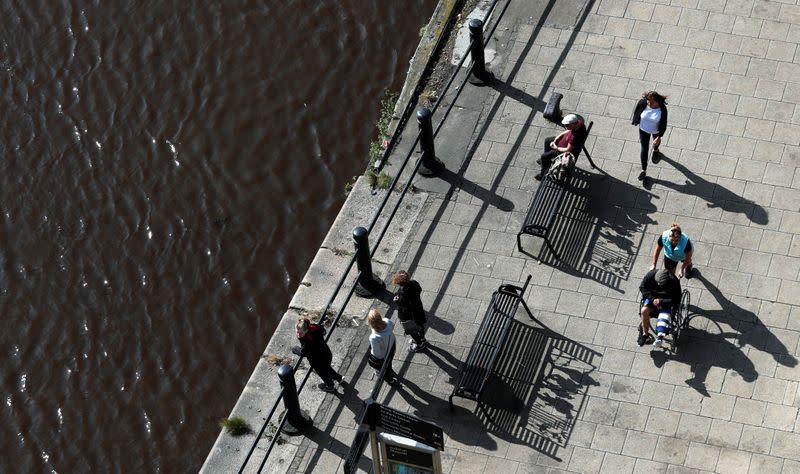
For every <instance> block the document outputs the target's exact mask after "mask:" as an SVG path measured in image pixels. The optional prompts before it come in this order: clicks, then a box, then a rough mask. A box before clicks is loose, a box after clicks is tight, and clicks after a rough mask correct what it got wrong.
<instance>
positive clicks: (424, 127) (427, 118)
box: [417, 107, 444, 176]
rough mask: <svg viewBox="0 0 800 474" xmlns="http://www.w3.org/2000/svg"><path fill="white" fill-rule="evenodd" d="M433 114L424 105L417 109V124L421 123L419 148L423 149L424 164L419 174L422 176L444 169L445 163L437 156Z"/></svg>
mask: <svg viewBox="0 0 800 474" xmlns="http://www.w3.org/2000/svg"><path fill="white" fill-rule="evenodd" d="M432 117H433V114H432V113H431V111H430V110H429V109H428V108H426V107H423V108H421V109H419V110H417V124H418V125H419V148H420V151H422V158H421V159H422V165H421V166H420V168H419V174H421V175H422V176H436V175H437V174H439V172H441V171H442V170H443V169H444V163H442V162H441V161H440V160H439V158H436V148H435V147H434V144H433V123H432V122H433V120H432Z"/></svg>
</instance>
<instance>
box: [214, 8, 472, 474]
mask: <svg viewBox="0 0 800 474" xmlns="http://www.w3.org/2000/svg"><path fill="white" fill-rule="evenodd" d="M461 2H462V0H439V3H438V4H437V6H436V8H435V10H434V12H433V14H432V16H431V19H430V20H429V22H428V24H427V26H426V29H425V34H424V35H423V36H422V38H421V40H420V43H419V45H418V46H417V49H416V51H415V53H414V56H413V57H412V58H411V60H410V65H409V71H408V73H407V75H406V80H405V83H404V85H403V88H402V90H401V93H400V96H399V98H398V101H397V104H396V106H395V111H394V115H393V119H392V122H391V123H390V129H389V130H390V131H391V134H392V144H391V145H390V146H389V147H388V148H389V149H388V150H387V153H386V154H385V155H384V156H388V154H389V153H390V152H391V149H392V147H393V145H394V144H395V143H394V142H396V141H397V138H398V137H399V136H400V133H401V132H402V129H403V126H404V125H405V124H406V123H407V118H408V116H410V112H409V110H411V111H413V109H412V108H411V107H410V104H413V103H416V96H417V95H418V94H419V92H420V88H421V87H422V85H423V81H424V80H425V79H426V76H427V74H426V73H427V71H428V69H429V68H430V67H431V66H432V65H433V63H432V61H431V58H432V57H433V56H434V55H435V54H436V53H437V50H438V49H439V48H442V47H444V43H443V42H442V40H440V38H442V37H443V36H444V35H445V33H446V32H447V29H448V28H447V26H448V25H449V24H450V23H451V22H452V20H453V18H454V17H455V15H456V13H457V11H458V9H457V8H456V7H457V6H458V5H460V4H461ZM398 114H404V115H405V118H404V117H403V116H402V115H398ZM385 194H386V191H377V192H376V191H374V190H372V189H370V188H369V186H368V185H367V184H366V179H364V178H363V177H361V178H359V179H358V181H357V182H356V185H355V186H354V187H353V190H352V191H351V192H350V194H349V195H348V198H347V200H346V201H345V203H344V204H343V206H342V209H341V210H340V212H339V215H338V216H337V217H336V220H335V221H334V223H333V225H332V226H331V229H330V230H329V232H328V234H327V236H326V237H325V239H324V241H323V243H322V245H321V247H320V249H319V250H318V251H317V254H316V256H315V257H314V260H313V262H312V263H311V266H310V267H309V269H308V271H307V273H306V275H305V276H304V277H303V280H302V281H301V282H300V284H299V287H298V289H297V291H296V292H295V295H294V297H293V298H292V301H291V302H290V304H289V308H288V309H287V311H286V313H284V315H283V316H282V318H281V320H280V322H279V323H278V326H277V328H276V330H275V332H274V333H273V335H272V337H271V338H270V340H269V341H268V343H267V346H266V348H265V350H264V352H263V353H262V355H261V357H260V358H259V360H258V361H257V363H256V366H255V368H254V370H253V372H252V374H251V375H250V378H249V380H248V381H247V383H246V385H245V387H244V388H243V390H242V393H241V394H240V395H239V398H238V400H237V401H236V403H235V405H234V407H233V409H232V410H231V413H230V415H229V417H234V416H239V417H242V418H244V419H245V420H246V421H247V422H248V423H249V425H250V426H251V428H252V429H253V430H254V432H253V433H251V434H249V435H245V436H240V437H234V436H231V435H229V434H227V433H225V432H224V431H220V433H219V435H218V436H217V439H216V440H215V442H214V445H213V446H212V448H211V450H210V451H209V453H208V455H207V457H206V459H205V462H204V463H203V466H202V468H201V470H200V471H201V472H236V471H238V470H239V469H240V468H241V466H242V465H243V463H244V461H245V457H246V456H247V452H248V451H249V450H250V448H251V447H252V445H253V442H254V441H255V438H254V437H255V436H256V435H257V434H258V431H259V430H260V429H261V427H262V426H263V424H264V421H265V420H266V415H267V414H268V412H269V410H270V409H271V408H272V404H273V402H274V400H275V398H276V397H277V396H278V394H279V393H280V386H279V384H278V380H277V375H276V372H277V368H278V367H277V366H276V365H274V364H273V363H272V362H270V359H271V356H272V355H277V356H289V355H291V352H290V348H291V347H292V346H293V345H295V344H296V338H295V335H294V324H295V321H296V320H297V317H298V316H300V315H309V314H311V315H315V314H316V315H318V314H319V312H321V310H322V309H324V307H325V305H326V304H327V302H328V299H329V298H330V295H332V294H333V289H334V288H335V286H336V284H337V283H338V279H339V277H340V276H341V275H342V273H343V272H344V270H345V269H346V268H347V265H348V264H349V262H350V259H351V256H352V252H353V244H352V229H353V228H354V227H356V226H358V225H362V226H366V225H367V224H368V223H369V220H370V219H371V218H372V216H373V215H374V213H375V211H376V210H377V208H378V206H379V204H380V202H381V199H382V198H383V197H384V196H385ZM426 199H427V194H426V193H418V194H413V195H408V196H406V201H404V203H405V204H406V205H405V206H402V207H401V209H402V212H399V213H398V214H397V215H396V216H395V219H394V221H393V223H392V229H390V232H387V234H386V235H387V237H385V238H384V241H383V242H382V244H381V248H380V251H379V252H378V253H377V255H380V258H379V259H378V258H376V259H375V261H374V262H373V264H374V267H373V271H374V272H375V273H376V275H377V276H379V277H380V276H386V275H387V274H388V269H389V265H391V264H392V262H393V261H394V257H395V256H396V255H397V253H398V252H399V250H400V248H401V247H402V244H403V242H404V241H405V239H406V238H407V237H408V235H409V233H410V231H411V229H410V227H411V226H410V225H408V224H409V223H413V222H414V221H415V220H416V218H417V216H418V215H419V213H420V212H421V209H422V206H423V205H424V202H425V200H426ZM382 221H383V222H385V219H382ZM380 226H381V221H379V223H378V226H376V228H381V227H380ZM356 274H357V273H356V269H355V267H354V268H353V269H351V270H350V273H349V274H348V277H347V279H346V281H347V282H349V283H346V284H345V289H347V288H349V286H348V285H351V284H352V282H353V281H354V280H355V276H356ZM340 294H341V295H342V297H343V296H344V295H346V294H347V292H346V291H341V292H340ZM372 303H373V302H372V300H371V299H369V300H366V299H358V298H355V297H354V298H353V299H352V300H351V301H350V302H349V304H348V306H347V311H346V312H345V314H343V316H342V319H341V320H340V322H339V329H338V330H337V333H336V334H335V336H336V337H335V338H332V339H331V341H330V343H331V344H330V345H331V349H332V351H333V353H334V361H333V366H334V368H337V367H340V366H343V365H345V366H346V364H344V361H343V359H342V357H343V355H344V354H346V353H347V352H348V351H347V350H346V348H347V347H350V346H351V345H352V344H357V343H358V342H357V336H358V331H354V330H342V329H344V328H358V327H361V326H363V321H364V319H365V316H366V313H367V311H368V310H369V308H370V307H371V306H372ZM337 304H340V303H339V302H336V301H335V302H334V304H333V306H332V308H331V310H332V311H334V312H335V311H337V310H338V308H339V307H341V306H337ZM342 326H344V328H343V327H342ZM334 339H335V340H334ZM291 360H292V361H294V360H295V359H294V358H292V359H291ZM306 371H307V367H306V366H305V364H303V365H301V367H300V369H299V370H298V372H297V374H296V377H295V378H296V380H297V381H298V384H299V382H300V381H302V379H303V377H304V376H305V374H306ZM316 383H317V380H316V379H314V378H313V376H312V378H309V381H308V383H307V385H316ZM324 395H325V394H324V393H323V392H320V391H318V390H314V389H311V388H309V387H307V388H306V389H305V390H303V392H302V393H301V396H300V403H301V407H303V410H305V411H306V412H307V414H308V416H310V417H311V418H314V415H315V414H316V413H317V411H318V410H319V408H320V406H321V405H322V403H323V401H324ZM282 412H283V407H282V405H281V406H280V407H279V408H278V409H277V410H276V416H273V420H272V424H275V425H277V423H276V421H277V420H278V415H280V414H281V413H282ZM269 431H270V429H269V428H268V429H267V430H266V431H265V436H263V438H262V439H261V440H259V442H258V445H257V446H256V449H255V451H254V452H253V455H252V456H251V458H250V460H249V461H248V463H247V466H246V469H245V472H255V471H257V468H258V466H259V465H260V463H261V461H262V460H263V457H264V452H265V450H266V448H267V446H268V445H269V442H270V440H271V436H267V434H268V432H269ZM280 441H282V442H279V443H277V444H276V447H275V448H274V449H273V452H272V454H271V455H270V459H269V460H268V463H267V464H266V466H265V469H266V470H267V472H280V471H285V470H287V469H288V468H289V465H290V464H291V460H292V459H293V457H294V456H295V454H296V452H297V448H298V446H299V444H300V442H301V441H302V437H287V436H282V437H281V440H280Z"/></svg>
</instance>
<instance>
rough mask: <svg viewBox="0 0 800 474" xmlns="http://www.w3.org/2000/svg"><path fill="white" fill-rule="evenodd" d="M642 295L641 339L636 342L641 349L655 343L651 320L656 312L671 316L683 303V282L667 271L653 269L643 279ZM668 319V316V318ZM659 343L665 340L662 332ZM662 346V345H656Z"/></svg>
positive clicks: (640, 289) (640, 288)
mask: <svg viewBox="0 0 800 474" xmlns="http://www.w3.org/2000/svg"><path fill="white" fill-rule="evenodd" d="M639 291H641V293H642V309H641V311H640V314H641V316H642V321H641V324H640V325H639V338H638V339H637V340H636V342H637V344H639V347H641V346H643V345H645V344H651V343H654V342H655V340H654V338H653V336H651V335H650V318H651V317H652V316H653V315H654V312H655V311H658V312H659V313H662V312H663V313H666V314H667V315H669V314H671V312H672V308H674V307H675V305H678V304H680V301H681V282H680V280H678V277H676V276H675V275H674V274H673V273H671V272H669V271H667V270H665V269H663V268H662V269H660V270H656V269H652V270H650V271H649V272H647V275H645V276H644V278H642V283H641V284H640V285H639ZM667 317H668V316H667ZM659 335H660V336H662V337H660V338H659V341H661V339H662V338H663V335H662V333H661V331H659ZM656 345H657V346H660V344H656Z"/></svg>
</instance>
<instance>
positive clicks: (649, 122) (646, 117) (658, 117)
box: [631, 91, 667, 181]
mask: <svg viewBox="0 0 800 474" xmlns="http://www.w3.org/2000/svg"><path fill="white" fill-rule="evenodd" d="M631 123H632V124H633V125H638V126H639V142H640V143H641V144H642V150H641V153H640V155H639V158H640V159H641V161H642V172H641V173H639V181H644V179H645V178H646V177H647V155H648V154H649V153H650V139H651V138H652V140H653V163H658V161H659V159H660V156H659V153H658V146H659V145H661V137H663V136H664V133H665V132H666V131H667V97H666V96H663V95H661V94H659V93H658V92H656V91H649V92H645V93H644V95H642V98H641V99H639V102H637V103H636V107H635V108H634V109H633V116H632V117H631Z"/></svg>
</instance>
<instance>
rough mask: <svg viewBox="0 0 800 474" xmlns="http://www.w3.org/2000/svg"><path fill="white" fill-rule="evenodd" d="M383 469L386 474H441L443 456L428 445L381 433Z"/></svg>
mask: <svg viewBox="0 0 800 474" xmlns="http://www.w3.org/2000/svg"><path fill="white" fill-rule="evenodd" d="M378 439H379V440H380V444H381V458H382V467H381V469H380V471H381V472H383V473H386V474H440V473H441V472H442V461H441V454H440V453H439V451H437V450H436V449H434V448H432V447H431V446H428V445H426V444H422V443H419V442H417V441H414V440H412V439H408V438H404V437H402V436H398V435H392V434H388V433H381V434H380V435H379V436H378Z"/></svg>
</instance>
